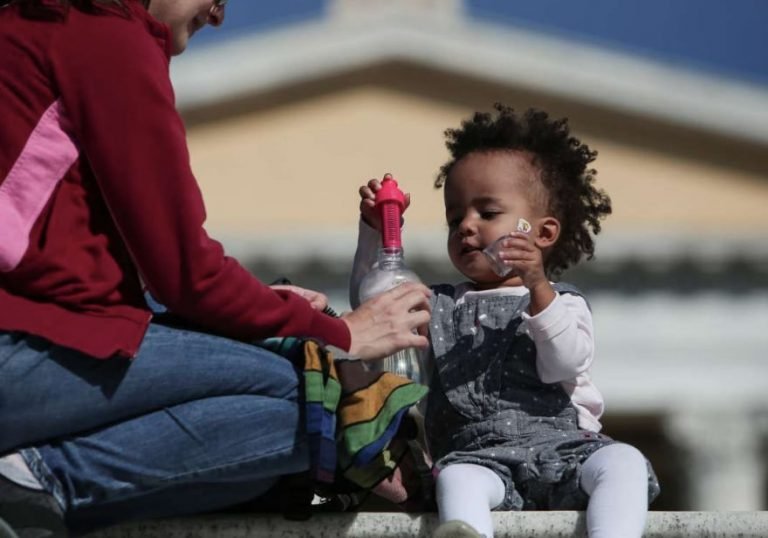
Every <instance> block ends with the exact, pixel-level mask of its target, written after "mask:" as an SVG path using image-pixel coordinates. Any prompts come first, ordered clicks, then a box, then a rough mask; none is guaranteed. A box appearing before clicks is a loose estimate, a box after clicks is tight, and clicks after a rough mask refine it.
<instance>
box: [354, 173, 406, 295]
mask: <svg viewBox="0 0 768 538" xmlns="http://www.w3.org/2000/svg"><path fill="white" fill-rule="evenodd" d="M387 176H389V177H391V176H390V174H385V175H384V178H387ZM380 189H381V181H379V180H378V179H371V180H369V181H368V183H366V184H365V185H362V186H361V187H360V188H359V189H358V192H359V194H360V224H359V226H358V233H357V249H356V250H355V260H354V262H353V263H352V276H351V278H350V280H349V304H350V306H352V308H357V307H358V306H359V305H360V297H359V295H358V293H359V290H360V283H361V282H362V281H363V278H364V277H365V275H367V274H368V272H369V271H370V270H371V269H372V268H373V266H374V265H375V263H376V257H377V253H378V249H379V248H380V247H381V232H380V230H381V218H380V217H379V214H378V213H377V212H376V209H375V203H374V202H375V199H376V193H377V192H378V191H379V190H380ZM410 204H411V195H410V194H408V193H406V194H405V209H407V208H408V206H409V205H410Z"/></svg>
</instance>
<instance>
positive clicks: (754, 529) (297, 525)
mask: <svg viewBox="0 0 768 538" xmlns="http://www.w3.org/2000/svg"><path fill="white" fill-rule="evenodd" d="M493 516H494V522H495V527H496V534H495V536H496V538H539V537H541V538H543V537H547V538H582V537H584V536H586V531H585V526H584V513H583V512H496V513H494V514H493ZM436 525H437V517H436V514H403V513H391V512H361V513H356V514H355V513H350V514H317V515H315V516H313V517H312V518H311V519H310V520H308V521H287V520H285V519H284V518H283V517H282V516H280V515H271V514H256V515H226V516H225V515H220V516H219V515H216V516H205V517H192V518H185V519H168V520H159V521H147V522H141V523H131V524H126V525H120V526H117V527H111V528H109V529H105V530H102V531H99V532H97V533H92V534H89V535H88V538H198V537H199V538H203V537H206V538H207V537H213V536H215V537H217V538H250V537H258V538H305V537H318V538H321V537H322V538H335V537H341V536H346V537H350V538H395V537H397V538H402V537H408V536H418V537H425V538H426V537H429V536H430V535H431V533H432V530H433V529H434V528H435V526H436ZM643 536H644V538H694V537H695V538H737V537H738V538H766V537H768V512H650V513H649V515H648V524H647V526H646V531H645V534H644V535H643Z"/></svg>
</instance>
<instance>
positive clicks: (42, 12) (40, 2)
mask: <svg viewBox="0 0 768 538" xmlns="http://www.w3.org/2000/svg"><path fill="white" fill-rule="evenodd" d="M141 2H142V4H143V5H144V7H148V6H149V2H150V0H141ZM9 5H15V6H19V12H20V13H21V16H22V17H25V18H28V19H40V20H60V19H62V18H64V16H65V14H66V11H67V9H68V8H70V7H73V8H75V9H78V10H80V11H84V12H86V13H98V12H99V11H104V10H109V8H118V9H119V10H121V11H123V12H125V9H126V8H125V4H124V2H123V0H57V1H56V2H52V1H51V0H0V8H3V7H6V6H9Z"/></svg>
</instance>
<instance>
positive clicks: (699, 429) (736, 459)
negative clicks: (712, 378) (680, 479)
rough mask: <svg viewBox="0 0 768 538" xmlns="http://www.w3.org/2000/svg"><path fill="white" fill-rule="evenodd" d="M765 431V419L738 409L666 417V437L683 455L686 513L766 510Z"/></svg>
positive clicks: (684, 412) (696, 410)
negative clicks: (761, 452) (692, 511)
mask: <svg viewBox="0 0 768 538" xmlns="http://www.w3.org/2000/svg"><path fill="white" fill-rule="evenodd" d="M765 425H766V420H765V414H756V413H752V412H749V411H746V410H737V409H732V410H729V411H725V410H722V409H720V410H714V411H707V410H706V409H695V410H694V409H689V410H680V411H678V412H676V413H675V414H673V415H670V416H669V417H667V420H666V423H665V428H666V431H667V434H668V436H669V437H670V439H671V440H672V441H673V442H674V443H675V444H676V445H677V446H678V448H680V449H681V450H682V451H683V453H684V455H685V458H684V459H683V469H681V471H682V472H684V476H685V477H686V479H687V482H688V491H689V492H690V506H688V507H687V508H688V509H691V510H714V511H726V510H764V509H765V499H764V492H765V484H764V480H765V463H764V462H763V458H762V457H761V454H760V448H761V438H762V437H763V436H764V433H765ZM661 487H662V494H663V489H664V484H663V483H662V484H661Z"/></svg>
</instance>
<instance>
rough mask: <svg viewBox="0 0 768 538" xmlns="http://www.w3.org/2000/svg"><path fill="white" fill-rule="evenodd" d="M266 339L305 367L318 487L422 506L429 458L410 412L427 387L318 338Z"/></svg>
mask: <svg viewBox="0 0 768 538" xmlns="http://www.w3.org/2000/svg"><path fill="white" fill-rule="evenodd" d="M259 345H261V346H263V347H265V348H267V349H269V350H271V351H273V352H275V353H278V354H280V355H282V356H284V357H286V358H288V359H289V360H291V361H292V362H293V364H294V365H295V366H296V368H297V370H298V371H299V372H300V373H301V376H302V379H303V385H304V395H305V407H304V411H305V418H306V425H307V434H308V439H309V445H310V461H311V469H310V478H311V479H312V480H313V481H314V483H315V484H316V485H317V486H318V491H324V492H326V493H327V492H329V491H330V492H333V491H334V487H335V486H338V491H341V490H344V491H346V492H349V491H350V489H351V490H355V489H357V492H358V493H360V492H371V493H373V494H375V495H378V496H380V497H383V498H385V499H387V500H388V501H391V502H393V503H395V504H397V505H399V506H400V507H402V508H403V509H406V510H410V509H419V508H420V507H422V506H423V503H424V502H425V499H427V498H428V497H429V492H430V490H431V484H430V483H428V482H429V480H430V478H431V474H430V472H429V467H430V462H429V460H428V458H427V457H426V456H425V454H424V452H423V451H422V450H421V446H420V445H419V443H418V442H417V441H416V431H417V429H416V428H415V424H414V422H413V419H412V418H411V417H410V416H409V412H412V411H411V410H412V408H413V406H414V405H415V404H416V403H417V402H418V401H419V400H420V399H421V398H423V397H424V395H425V394H426V392H427V388H426V387H424V386H423V385H419V384H415V383H413V382H412V381H410V380H408V379H406V378H403V377H400V376H397V375H394V374H391V373H389V372H383V373H382V372H371V371H368V370H366V369H365V367H364V366H363V365H362V363H361V362H360V361H347V360H343V361H334V359H333V356H332V354H331V352H330V351H329V350H328V349H326V348H325V347H323V346H322V345H320V344H318V343H317V342H315V341H313V340H309V339H301V338H270V339H268V340H265V341H263V342H260V344H259ZM342 484H345V485H344V486H342ZM352 504H354V503H352ZM347 508H354V506H351V507H347Z"/></svg>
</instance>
